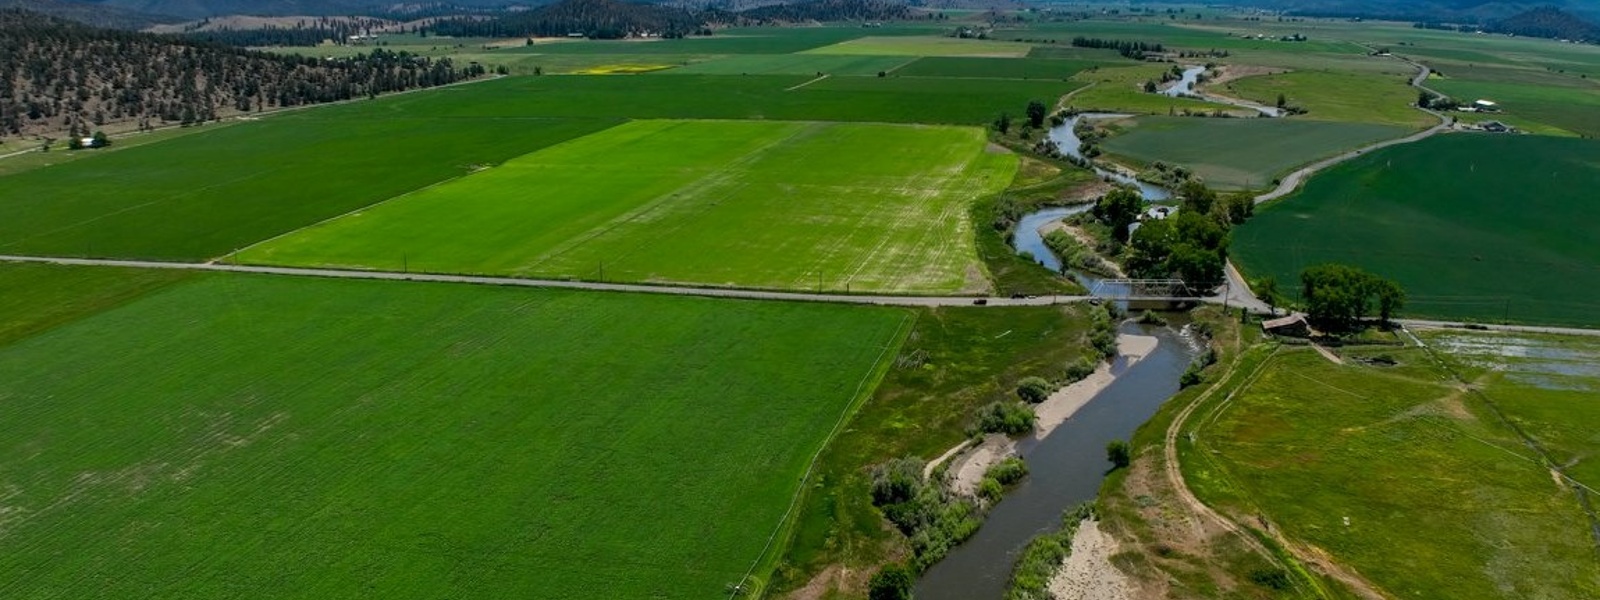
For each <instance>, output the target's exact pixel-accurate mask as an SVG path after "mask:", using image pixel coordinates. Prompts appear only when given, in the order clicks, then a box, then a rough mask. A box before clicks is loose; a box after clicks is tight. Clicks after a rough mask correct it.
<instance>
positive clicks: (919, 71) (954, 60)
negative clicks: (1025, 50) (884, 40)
mask: <svg viewBox="0 0 1600 600" xmlns="http://www.w3.org/2000/svg"><path fill="white" fill-rule="evenodd" d="M1105 64H1112V63H1102V62H1096V61H1082V60H1057V59H1047V58H987V57H973V56H936V57H928V58H921V59H917V61H916V62H913V63H911V64H909V65H906V66H904V67H901V68H900V69H898V70H896V71H895V72H894V74H895V75H899V76H904V77H971V78H983V79H1067V78H1069V77H1072V76H1073V75H1075V74H1077V73H1079V72H1081V71H1083V70H1084V69H1088V68H1090V67H1097V66H1101V65H1105Z"/></svg>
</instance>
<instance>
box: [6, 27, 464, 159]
mask: <svg viewBox="0 0 1600 600" xmlns="http://www.w3.org/2000/svg"><path fill="white" fill-rule="evenodd" d="M483 73H484V69H483V68H482V67H480V66H477V65H471V66H468V67H466V68H457V67H456V66H455V65H454V64H453V63H452V62H451V61H450V60H449V59H430V58H426V57H421V56H415V55H411V54H409V53H405V52H389V51H385V50H382V49H375V50H373V51H372V52H370V53H365V54H359V55H356V56H353V57H348V58H339V59H319V58H313V57H303V56H286V55H277V54H270V53H265V52H255V51H249V50H243V49H239V48H232V47H227V46H223V45H220V44H216V43H211V42H201V41H194V40H182V39H175V38H173V37H170V36H158V35H153V34H144V33H134V32H126V31H116V30H107V29H96V28H93V27H88V26H85V25H80V24H77V23H72V22H70V21H64V20H61V19H56V18H53V17H48V16H44V15H40V14H37V13H31V12H26V11H21V10H0V136H5V135H13V136H15V135H28V134H46V133H55V132H60V131H66V132H68V134H69V135H70V136H71V137H82V136H86V135H87V134H88V133H89V132H90V131H92V130H94V129H97V128H99V127H101V126H103V125H106V124H108V123H130V122H131V123H137V126H138V128H140V129H146V128H152V127H155V126H157V125H160V124H185V125H187V124H194V123H201V122H205V121H210V120H215V119H218V118H220V117H221V116H222V115H224V114H226V113H229V112H250V111H260V110H265V109H269V108H280V107H289V106H301V105H306V104H316V103H322V102H332V101H338V100H350V99H353V98H361V97H374V96H377V95H378V94H382V93H386V92H395V91H401V90H407V89H413V88H426V87H432V86H437V85H444V84H448V83H453V82H456V81H459V80H461V79H464V78H469V77H474V76H478V75H482V74H483Z"/></svg>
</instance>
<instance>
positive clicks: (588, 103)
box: [352, 55, 1083, 125]
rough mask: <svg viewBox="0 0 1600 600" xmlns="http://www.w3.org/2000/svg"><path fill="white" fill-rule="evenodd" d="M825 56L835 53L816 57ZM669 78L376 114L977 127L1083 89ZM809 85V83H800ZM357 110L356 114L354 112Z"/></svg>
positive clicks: (517, 91)
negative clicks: (1003, 113)
mask: <svg viewBox="0 0 1600 600" xmlns="http://www.w3.org/2000/svg"><path fill="white" fill-rule="evenodd" d="M819 56H829V55H819ZM815 78H816V76H815V74H813V73H807V74H804V75H748V76H746V75H670V74H667V73H653V74H648V75H632V76H621V75H619V76H605V77H574V76H561V77H511V78H506V79H501V80H498V81H489V82H484V83H480V84H474V85H470V86H462V87H458V88H454V89H450V90H446V91H442V92H441V93H435V94H412V95H409V96H405V97H396V98H394V99H392V100H391V101H390V102H388V103H386V104H385V105H384V106H385V107H386V108H388V109H390V110H392V111H393V112H392V113H389V112H380V111H377V109H376V108H374V109H372V110H373V111H374V114H396V115H413V116H450V117H604V118H630V119H776V120H800V121H882V122H888V123H935V124H952V125H980V124H984V123H988V122H989V121H992V120H994V118H995V116H997V115H998V114H999V113H1000V112H1001V111H1004V110H1011V111H1012V112H1013V113H1015V114H1021V113H1022V110H1023V109H1024V108H1025V107H1026V106H1027V104H1028V101H1030V100H1041V101H1044V102H1045V103H1046V104H1049V103H1051V102H1053V101H1054V100H1055V99H1057V98H1059V97H1061V96H1063V95H1065V94H1067V93H1068V92H1071V91H1072V90H1075V89H1077V88H1079V87H1081V86H1082V85H1083V84H1081V83H1077V82H1064V81H1044V80H1040V81H1010V80H1006V81H971V80H962V79H927V78H911V77H885V78H879V77H829V78H827V79H823V80H820V81H815V82H812V83H807V82H811V81H812V80H813V79H815ZM803 84H804V85H803ZM1013 107H1014V108H1013ZM352 108H353V107H352Z"/></svg>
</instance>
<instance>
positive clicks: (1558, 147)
mask: <svg viewBox="0 0 1600 600" xmlns="http://www.w3.org/2000/svg"><path fill="white" fill-rule="evenodd" d="M1597 186H1600V142H1595V141H1591V140H1579V139H1572V138H1550V137H1538V136H1494V135H1488V134H1452V135H1444V136H1437V137H1434V138H1430V139H1428V140H1426V141H1423V142H1418V143H1415V144H1405V145H1401V146H1395V147H1391V148H1387V149H1384V150H1381V151H1378V152H1374V153H1371V154H1369V155H1366V156H1363V157H1360V158H1358V159H1355V160H1353V161H1350V162H1347V163H1344V164H1341V165H1339V166H1337V167H1334V168H1332V169H1330V170H1328V171H1327V172H1325V173H1323V174H1321V175H1318V176H1317V177H1316V178H1315V179H1313V180H1312V181H1311V182H1310V183H1309V184H1308V185H1307V186H1306V188H1305V189H1304V190H1303V191H1302V192H1301V193H1300V194H1298V195H1295V196H1291V197H1289V198H1286V199H1284V200H1282V201H1279V202H1277V203H1274V204H1273V205H1271V206H1270V207H1269V208H1267V209H1266V210H1258V211H1257V213H1256V216H1255V218H1254V219H1252V220H1251V221H1250V222H1249V223H1247V224H1245V225H1244V226H1242V227H1239V228H1236V229H1235V230H1234V233H1233V256H1234V258H1235V260H1236V261H1237V262H1238V264H1239V265H1240V267H1241V268H1242V269H1244V270H1245V272H1246V274H1247V275H1249V276H1251V277H1257V276H1261V275H1268V274H1270V275H1274V276H1276V277H1277V279H1278V281H1279V282H1285V283H1288V282H1295V281H1298V274H1299V272H1300V270H1301V269H1303V268H1305V267H1308V266H1312V265H1316V264H1320V263H1324V262H1342V263H1349V264H1355V265H1360V266H1362V267H1365V268H1366V269H1367V270H1370V271H1372V272H1375V273H1378V274H1380V275H1383V276H1386V277H1390V278H1393V279H1396V280H1398V281H1399V282H1400V283H1401V284H1402V285H1403V286H1404V287H1405V288H1406V290H1407V292H1408V293H1409V295H1410V299H1409V300H1408V302H1407V305H1406V308H1405V311H1404V313H1405V314H1406V315H1409V316H1413V317H1437V318H1446V319H1476V320H1494V321H1499V320H1502V319H1510V320H1512V321H1518V322H1531V323H1553V324H1574V325H1596V324H1600V301H1597V300H1596V299H1595V298H1594V297H1593V292H1594V290H1596V289H1600V269H1597V268H1596V265H1600V246H1596V245H1595V244H1594V240H1593V236H1592V235H1590V230H1589V229H1588V228H1587V227H1585V226H1576V225H1574V224H1582V223H1589V222H1591V221H1592V220H1595V219H1600V205H1597V204H1596V203H1595V202H1594V201H1593V198H1594V194H1593V190H1595V189H1600V187H1597Z"/></svg>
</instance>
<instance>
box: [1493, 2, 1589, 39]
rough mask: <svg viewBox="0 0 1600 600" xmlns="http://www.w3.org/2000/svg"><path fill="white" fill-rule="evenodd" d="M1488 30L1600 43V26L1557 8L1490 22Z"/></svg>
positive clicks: (1532, 11)
mask: <svg viewBox="0 0 1600 600" xmlns="http://www.w3.org/2000/svg"><path fill="white" fill-rule="evenodd" d="M1485 29H1486V30H1488V31H1491V32H1494V33H1509V34H1512V35H1521V36H1527V37H1541V38H1552V39H1562V40H1573V41H1580V42H1591V43H1592V42H1600V26H1596V25H1595V24H1594V23H1590V22H1588V21H1585V20H1583V19H1580V18H1578V16H1577V15H1574V14H1572V13H1569V12H1567V11H1564V10H1561V9H1559V8H1556V7H1553V6H1545V7H1540V8H1535V9H1533V10H1530V11H1528V12H1525V13H1522V14H1519V15H1516V16H1513V17H1510V18H1507V19H1501V20H1498V21H1495V22H1493V23H1490V24H1489V26H1488V27H1487V28H1485Z"/></svg>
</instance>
